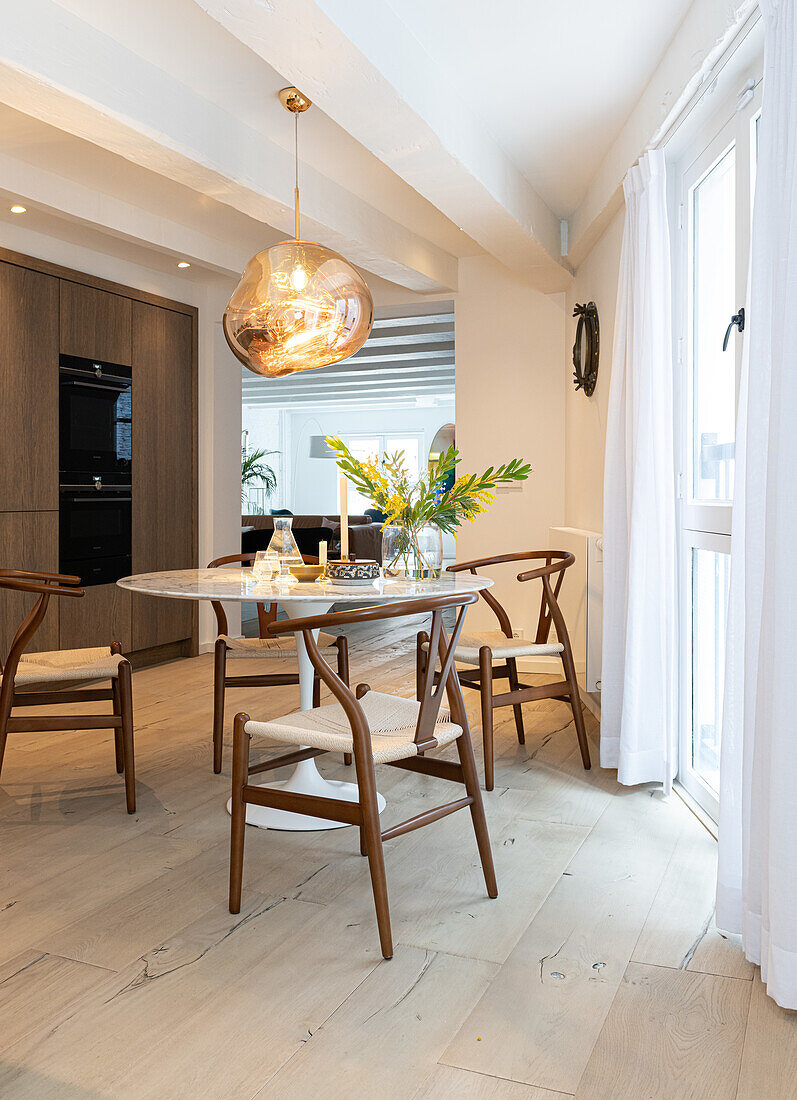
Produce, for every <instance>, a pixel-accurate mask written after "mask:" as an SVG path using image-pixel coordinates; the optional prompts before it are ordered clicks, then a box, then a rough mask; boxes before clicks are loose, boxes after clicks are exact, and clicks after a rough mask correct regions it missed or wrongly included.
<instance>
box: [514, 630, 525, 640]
mask: <svg viewBox="0 0 797 1100" xmlns="http://www.w3.org/2000/svg"><path fill="white" fill-rule="evenodd" d="M512 637H513V638H523V637H524V632H523V631H522V630H513V631H512Z"/></svg>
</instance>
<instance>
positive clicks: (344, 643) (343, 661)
mask: <svg viewBox="0 0 797 1100" xmlns="http://www.w3.org/2000/svg"><path fill="white" fill-rule="evenodd" d="M338 676H340V678H341V680H342V681H343V683H344V684H346V685H347V686H348V683H349V639H348V638H347V637H346V635H345V634H341V635H340V637H339V638H338ZM351 761H352V756H351V753H350V752H344V754H343V763H344V764H345V765H346V767H347V768H348V767H351ZM360 847H362V845H361V846H360ZM363 855H365V852H363Z"/></svg>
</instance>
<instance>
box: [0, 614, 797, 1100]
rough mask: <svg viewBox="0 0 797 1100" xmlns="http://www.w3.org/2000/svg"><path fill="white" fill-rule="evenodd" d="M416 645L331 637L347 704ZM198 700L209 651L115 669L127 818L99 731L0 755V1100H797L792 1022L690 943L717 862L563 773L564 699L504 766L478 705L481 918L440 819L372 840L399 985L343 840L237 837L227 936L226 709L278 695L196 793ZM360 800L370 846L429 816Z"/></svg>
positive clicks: (507, 740) (400, 672)
mask: <svg viewBox="0 0 797 1100" xmlns="http://www.w3.org/2000/svg"><path fill="white" fill-rule="evenodd" d="M417 627H418V624H417V623H414V624H412V623H411V624H407V625H406V626H405V627H403V628H402V627H399V628H398V629H394V628H391V630H390V631H389V632H384V633H380V632H379V631H377V630H376V629H373V628H372V629H369V630H368V631H365V632H363V631H361V632H360V633H358V634H356V635H354V636H352V638H351V645H352V673H353V679H354V681H355V682H357V681H361V680H366V681H368V682H369V683H370V684H371V685H372V686H373V687H375V688H381V689H384V690H402V691H405V692H406V693H407V694H409V693H411V691H412V683H413V667H412V660H413V657H412V651H413V638H414V631H415V630H416V629H417ZM269 667H270V668H272V669H274V667H275V666H274V664H273V663H272V662H270V663H269ZM211 677H212V659H211V657H210V655H205V656H202V657H199V658H196V659H193V660H185V661H180V662H176V663H174V664H170V665H166V666H162V667H160V668H156V669H150V670H144V671H141V672H138V673H136V674H135V676H134V691H135V708H136V727H137V728H136V753H137V764H138V779H139V786H138V799H139V807H138V812H137V814H136V815H135V816H134V817H128V816H127V815H126V814H125V812H124V796H123V791H122V785H121V782H120V780H119V778H118V777H117V776H116V775H115V772H114V770H113V756H114V754H113V745H112V739H111V735H110V734H109V733H105V732H101V733H99V734H97V733H74V734H66V735H61V734H59V735H45V734H41V735H18V736H16V737H12V738H11V741H10V745H9V749H8V753H7V759H6V766H5V770H4V773H3V776H2V782H1V783H0V853H1V855H2V859H1V860H0V884H1V888H0V1021H1V1023H0V1096H1V1097H11V1098H14V1100H17V1098H20V1100H27V1098H31V1100H34V1098H35V1100H47V1098H58V1100H64V1098H66V1100H89V1098H91V1100H106V1098H116V1097H125V1098H134V1100H138V1098H144V1097H153V1098H154V1097H158V1098H159V1100H162V1098H173V1097H174V1098H183V1097H186V1098H187V1097H191V1098H192V1100H193V1098H205V1097H207V1098H214V1100H215V1098H219V1100H221V1098H224V1100H227V1098H239V1097H240V1098H242V1100H248V1098H252V1097H255V1096H256V1097H258V1098H259V1100H265V1098H267V1097H279V1098H284V1097H302V1098H304V1097H314V1096H317V1095H324V1096H325V1097H330V1098H337V1097H352V1096H356V1097H378V1098H383V1097H388V1098H392V1097H396V1098H404V1097H407V1098H413V1097H419V1098H420V1097H440V1098H448V1097H458V1098H459V1097H462V1098H471V1097H472V1098H477V1097H478V1098H485V1100H487V1098H495V1100H504V1098H506V1100H520V1098H521V1097H528V1098H531V1100H557V1098H558V1100H562V1098H563V1097H568V1096H577V1097H579V1098H581V1097H584V1098H589V1100H599V1098H607V1100H608V1098H616V1097H628V1098H631V1100H635V1098H637V1097H639V1098H641V1097H662V1098H667V1100H673V1098H676V1097H698V1098H703V1097H706V1098H708V1097H712V1098H714V1097H716V1098H717V1100H732V1098H733V1097H737V1096H738V1097H739V1098H740V1100H741V1098H744V1100H751V1098H753V1097H766V1098H767V1100H778V1098H781V1097H784V1098H785V1097H795V1096H797V1083H796V1082H797V1078H796V1077H795V1066H797V1014H791V1013H786V1012H783V1011H781V1010H780V1009H778V1008H777V1007H776V1006H775V1005H774V1004H773V1003H772V1002H771V1001H770V1000H769V999H768V998H767V997H766V996H765V994H764V992H763V989H762V987H761V985H760V980H759V977H758V973H757V970H756V969H755V968H754V967H752V966H750V965H749V964H748V963H747V962H746V961H745V959H744V957H743V955H742V951H741V948H740V946H739V944H738V943H736V942H734V941H733V940H732V939H729V938H727V937H725V936H723V935H721V934H720V933H719V932H718V931H717V930H716V928H715V927H714V925H713V922H712V906H713V902H712V893H713V877H714V864H715V858H716V851H715V845H714V842H713V840H712V839H711V838H710V837H709V836H708V834H707V833H706V832H705V831H704V830H703V828H702V827H701V826H700V824H699V823H698V822H697V821H696V820H695V818H694V817H692V815H691V814H690V813H689V812H688V811H687V810H686V808H685V807H684V806H683V805H682V803H681V802H680V801H679V800H678V799H677V798H675V797H673V798H671V799H669V800H668V801H664V800H662V798H661V797H660V796H659V795H658V794H657V793H655V792H653V791H651V790H644V789H639V790H628V789H624V788H620V787H618V785H617V783H616V782H615V778H614V774H613V773H608V772H604V771H601V770H600V769H599V768H597V767H595V768H593V770H592V771H591V772H590V773H585V772H583V770H582V768H581V765H580V761H579V758H578V752H577V749H576V741H575V736H574V733H573V727H572V724H571V723H569V722H568V713H569V712H568V711H567V708H566V707H565V706H564V705H563V704H558V703H548V702H546V703H539V704H531V705H528V706H526V707H524V714H525V718H526V728H527V742H526V745H525V746H522V747H521V746H518V744H517V741H516V738H515V732H514V725H513V722H512V717H511V713H512V712H511V710H508V711H506V712H499V713H501V721H500V722H499V724H498V726H497V748H498V759H497V765H496V776H497V785H496V790H495V791H493V792H491V793H490V794H487V795H485V801H486V805H487V812H488V818H489V823H490V830H491V838H492V844H493V848H494V852H495V859H496V866H497V873H498V880H499V888H500V896H499V898H498V900H496V901H490V900H489V899H488V898H487V897H486V896H485V893H484V885H483V880H482V877H481V872H480V868H479V864H478V860H477V857H476V849H475V843H474V839H473V835H472V832H471V830H470V820H469V817H468V815H466V814H455V815H452V816H450V817H448V818H446V819H444V820H443V821H440V822H438V823H436V824H434V825H432V826H430V827H429V828H427V829H424V830H421V831H419V832H416V833H412V834H410V835H409V836H406V837H403V838H399V839H397V840H395V841H391V842H390V843H389V845H388V846H387V870H388V884H389V889H390V898H391V904H392V916H393V929H394V939H395V942H396V945H397V946H396V954H395V957H394V959H393V960H392V961H391V962H384V961H383V960H382V959H381V956H380V954H379V949H378V940H377V935H376V927H375V921H374V916H373V906H372V901H371V893H370V886H369V880H368V873H367V865H366V862H365V860H363V859H362V858H361V857H360V855H359V850H358V838H357V835H356V833H355V831H354V830H353V829H350V828H348V829H339V830H335V831H332V832H325V833H316V834H313V833H274V832H261V831H258V830H254V829H252V830H249V831H248V833H247V851H246V864H245V874H244V904H243V908H242V911H241V913H240V915H238V916H231V915H230V914H229V912H228V911H227V905H226V891H227V844H228V831H229V819H228V817H227V815H226V813H225V810H224V803H225V799H226V797H227V794H228V789H229V765H230V750H229V728H230V726H231V720H232V716H233V714H234V713H235V712H236V711H237V710H248V711H249V713H250V714H252V715H253V716H256V717H268V716H275V715H277V714H278V713H284V712H287V711H289V710H292V709H294V707H295V706H296V696H297V689H296V688H291V687H288V688H276V689H271V690H260V691H258V690H251V689H245V690H241V691H236V692H231V693H230V695H229V697H228V703H229V706H228V723H227V726H228V740H227V749H226V760H225V774H224V775H223V776H214V775H213V774H212V771H211V766H210V759H211V758H210V737H209V730H210V722H211V705H212V692H211ZM466 698H467V700H468V704H469V706H470V709H471V714H472V719H473V727H474V729H475V731H476V738H475V739H476V740H477V741H478V740H479V736H478V735H479V721H478V716H477V707H476V705H475V704H476V703H477V696H476V695H475V694H474V693H472V692H469V693H468V694H467V696H466ZM588 724H589V728H590V734H591V737H592V739H593V752H594V758H595V760H597V757H598V749H597V741H596V736H597V728H596V723H595V721H594V719H592V718H591V716H588ZM261 751H262V752H263V753H264V754H265V753H268V752H270V751H273V747H269V746H268V745H264V746H262V747H261ZM479 759H480V761H481V754H480V752H479ZM321 767H322V770H323V771H324V772H325V773H327V774H330V775H336V776H344V775H345V774H346V773H347V771H348V770H347V769H345V768H344V766H343V764H342V762H341V761H339V760H336V759H331V758H326V760H325V761H324V762H322V765H321ZM378 780H379V786H380V789H381V790H382V791H383V792H384V794H385V795H386V797H387V799H388V806H387V809H386V811H385V814H384V820H385V821H386V822H387V823H390V822H393V821H399V820H401V819H402V818H404V817H408V816H411V815H412V814H414V813H418V812H420V811H421V810H423V809H424V808H427V807H429V806H430V805H433V804H434V803H435V801H445V800H447V798H448V797H450V795H449V793H448V792H447V790H446V787H447V785H446V784H443V783H440V782H438V781H435V780H431V779H425V778H423V777H419V776H414V775H410V774H408V773H402V772H400V771H397V770H394V769H390V768H383V769H380V771H379V773H378Z"/></svg>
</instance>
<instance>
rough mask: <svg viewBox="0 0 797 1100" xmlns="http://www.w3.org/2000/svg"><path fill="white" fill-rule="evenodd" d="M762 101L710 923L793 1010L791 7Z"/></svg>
mask: <svg viewBox="0 0 797 1100" xmlns="http://www.w3.org/2000/svg"><path fill="white" fill-rule="evenodd" d="M760 5H761V9H762V12H763V15H764V22H765V47H764V90H763V104H762V112H761V124H760V131H759V152H758V169H757V179H756V196H755V208H754V213H753V233H752V249H751V270H750V293H749V311H748V321H747V326H746V328H747V334H746V338H745V361H744V368H743V377H742V391H741V395H740V408H739V430H738V433H737V438H738V445H737V460H736V466H737V478H736V483H737V487H736V499H735V502H734V513H733V533H732V538H731V585H730V606H729V619H728V635H727V662H726V673H725V703H724V708H723V714H724V717H723V725H722V760H721V769H720V827H719V872H718V883H717V924H718V925H719V926H720V927H721V928H724V929H726V930H728V931H733V932H741V934H742V937H743V943H744V949H745V952H746V954H747V957H748V958H749V959H751V960H752V961H753V962H755V963H760V965H761V976H762V978H763V980H764V981H765V982H766V983H767V991H768V993H769V994H770V996H771V997H773V998H774V999H775V1000H776V1001H777V1002H778V1004H780V1005H782V1006H783V1007H784V1008H791V1009H797V343H796V342H795V328H794V324H795V308H797V12H796V11H795V7H796V5H797V0H760Z"/></svg>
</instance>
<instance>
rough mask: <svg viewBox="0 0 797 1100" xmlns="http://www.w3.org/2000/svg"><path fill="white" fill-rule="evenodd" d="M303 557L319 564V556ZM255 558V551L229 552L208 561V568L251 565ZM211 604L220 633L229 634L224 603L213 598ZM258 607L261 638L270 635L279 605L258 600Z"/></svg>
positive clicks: (307, 563) (311, 563) (303, 555)
mask: <svg viewBox="0 0 797 1100" xmlns="http://www.w3.org/2000/svg"><path fill="white" fill-rule="evenodd" d="M302 559H303V561H304V563H305V565H317V564H318V558H317V557H313V555H312V554H302ZM254 560H255V555H254V553H251V554H227V555H226V556H225V557H223V558H214V559H213V561H211V562H209V563H208V569H219V568H221V567H223V566H225V565H251V564H252V562H253V561H254ZM210 606H211V607H212V608H213V611H214V613H215V615H216V625H217V627H218V633H219V634H227V633H228V632H229V627H228V624H227V613H226V611H225V610H224V606H223V604H222V603H221V602H220V601H219V600H211V601H210ZM255 606H256V607H257V629H258V634H259V636H260V637H261V638H265V637H267V636H268V627H269V623H273V622H274V621H275V620H276V618H277V605H276V604H275V603H269V604H266V603H263V602H262V601H261V602H258V603H256V605H255Z"/></svg>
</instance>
